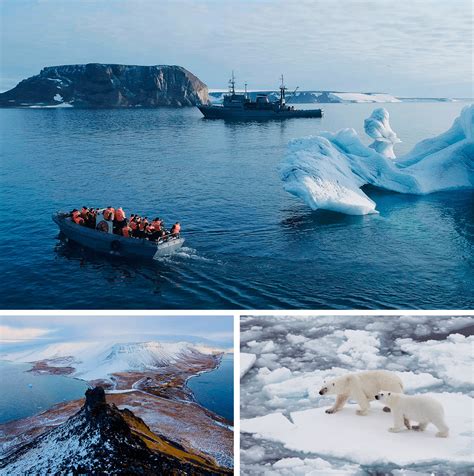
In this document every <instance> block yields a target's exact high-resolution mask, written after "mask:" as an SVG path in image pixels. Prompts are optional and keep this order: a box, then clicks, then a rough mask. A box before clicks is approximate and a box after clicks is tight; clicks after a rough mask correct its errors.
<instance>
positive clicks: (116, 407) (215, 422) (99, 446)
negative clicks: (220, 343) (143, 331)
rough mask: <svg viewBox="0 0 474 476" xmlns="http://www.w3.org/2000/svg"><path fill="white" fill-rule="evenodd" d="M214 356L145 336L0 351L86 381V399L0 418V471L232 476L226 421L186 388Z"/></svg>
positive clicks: (218, 354)
mask: <svg viewBox="0 0 474 476" xmlns="http://www.w3.org/2000/svg"><path fill="white" fill-rule="evenodd" d="M86 355H89V356H92V357H91V358H87V357H84V356H86ZM98 355H102V356H105V357H104V358H102V359H101V360H100V359H98V358H97V356H98ZM222 355H223V353H222V351H219V350H218V349H211V348H207V347H204V346H197V345H193V344H189V343H158V342H144V343H130V344H114V345H109V344H105V345H104V344H100V343H88V344H86V345H83V346H79V347H77V346H76V347H70V348H68V347H67V346H63V347H61V350H59V349H58V348H57V347H55V346H51V348H49V349H47V350H46V351H44V350H42V351H41V352H39V353H36V354H35V353H33V354H31V353H30V354H27V355H15V356H6V358H9V359H11V360H15V361H26V360H28V359H31V360H30V364H31V365H32V367H31V369H30V370H29V372H32V373H34V374H37V375H38V374H41V375H51V374H53V375H67V376H70V377H75V378H80V379H83V380H85V381H87V383H88V385H89V387H90V388H89V389H88V390H87V391H86V394H85V399H84V398H82V399H77V400H73V401H67V402H63V403H59V404H57V405H54V406H53V407H52V408H50V409H48V410H46V411H44V412H42V413H40V414H36V415H33V416H30V417H27V418H23V419H20V420H13V421H10V422H7V423H4V424H2V425H0V458H1V459H0V468H3V469H5V470H7V471H8V474H12V475H13V474H31V473H30V472H31V471H33V469H34V471H40V470H41V468H44V471H45V472H46V470H47V469H49V470H51V468H55V470H57V472H58V473H61V472H62V471H65V470H66V469H67V470H71V469H74V470H76V471H78V472H80V473H81V472H88V471H93V470H94V468H95V469H97V468H98V467H101V468H106V469H107V470H108V471H111V472H112V473H113V474H122V473H121V472H120V471H121V468H122V470H123V469H124V468H128V469H127V470H129V469H130V468H135V470H137V471H138V470H140V471H141V472H140V474H161V473H162V472H163V471H164V472H165V473H166V474H177V475H178V474H193V475H199V476H201V475H202V476H207V475H224V474H232V468H233V428H232V422H229V421H227V420H226V419H225V418H223V417H221V416H219V415H217V414H215V413H213V412H211V411H209V410H207V409H205V408H203V407H202V406H201V405H199V404H198V403H197V402H196V401H195V399H194V397H193V394H192V392H191V390H190V389H189V388H188V387H187V385H186V382H187V380H188V379H189V378H191V377H193V376H196V375H198V374H199V373H201V372H206V371H210V370H213V369H214V368H216V367H217V366H218V365H219V364H220V361H221V358H222ZM34 359H37V360H34ZM124 465H125V466H124ZM43 474H45V473H43ZM81 474H82V473H81ZM123 474H126V473H123Z"/></svg>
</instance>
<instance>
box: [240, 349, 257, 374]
mask: <svg viewBox="0 0 474 476" xmlns="http://www.w3.org/2000/svg"><path fill="white" fill-rule="evenodd" d="M256 360H257V356H256V355H255V354H246V353H245V352H241V353H240V378H242V377H243V376H244V375H245V374H246V373H247V372H248V371H249V370H250V369H251V368H252V367H253V364H254V363H255V361H256Z"/></svg>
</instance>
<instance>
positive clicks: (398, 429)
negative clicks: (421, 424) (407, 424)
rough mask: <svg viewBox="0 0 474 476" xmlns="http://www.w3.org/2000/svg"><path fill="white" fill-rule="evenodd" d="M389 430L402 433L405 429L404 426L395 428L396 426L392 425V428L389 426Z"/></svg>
mask: <svg viewBox="0 0 474 476" xmlns="http://www.w3.org/2000/svg"><path fill="white" fill-rule="evenodd" d="M388 431H389V432H390V433H400V432H401V431H403V428H395V427H392V428H389V429H388Z"/></svg>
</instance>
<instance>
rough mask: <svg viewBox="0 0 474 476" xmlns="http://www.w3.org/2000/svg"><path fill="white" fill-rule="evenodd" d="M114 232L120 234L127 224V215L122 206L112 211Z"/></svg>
mask: <svg viewBox="0 0 474 476" xmlns="http://www.w3.org/2000/svg"><path fill="white" fill-rule="evenodd" d="M113 220H114V233H116V234H117V235H121V234H122V228H123V227H124V226H126V225H127V217H126V215H125V212H124V211H123V208H122V207H119V208H117V210H115V213H114V219H113Z"/></svg>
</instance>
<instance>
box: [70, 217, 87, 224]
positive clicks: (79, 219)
mask: <svg viewBox="0 0 474 476" xmlns="http://www.w3.org/2000/svg"><path fill="white" fill-rule="evenodd" d="M72 219H73V220H74V223H76V225H82V224H83V223H84V218H82V217H81V216H79V215H76V216H73V218H72Z"/></svg>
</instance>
